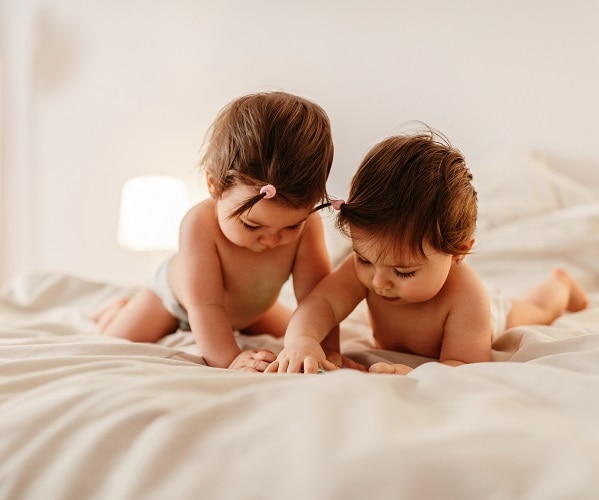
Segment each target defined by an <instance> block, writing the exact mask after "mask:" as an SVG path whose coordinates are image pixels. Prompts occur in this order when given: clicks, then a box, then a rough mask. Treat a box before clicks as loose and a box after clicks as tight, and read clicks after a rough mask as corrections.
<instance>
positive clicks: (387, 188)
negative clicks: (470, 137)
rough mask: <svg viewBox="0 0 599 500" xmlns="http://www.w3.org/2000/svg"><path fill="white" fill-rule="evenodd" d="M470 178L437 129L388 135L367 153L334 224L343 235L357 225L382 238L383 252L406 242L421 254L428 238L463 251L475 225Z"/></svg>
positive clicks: (438, 245)
mask: <svg viewBox="0 0 599 500" xmlns="http://www.w3.org/2000/svg"><path fill="white" fill-rule="evenodd" d="M471 181H472V174H471V173H470V170H469V169H468V168H467V167H466V163H465V159H464V157H463V156H462V154H461V153H460V152H459V151H458V150H456V149H454V148H453V147H452V146H451V145H450V144H449V141H448V140H447V139H446V138H445V137H444V136H443V135H441V134H440V133H439V132H436V131H434V130H433V129H430V128H429V129H427V131H425V132H418V133H416V134H412V135H398V136H393V137H389V138H387V139H385V140H383V141H382V142H380V143H379V144H377V145H375V146H374V147H373V148H372V149H371V150H370V151H369V152H368V153H367V154H366V156H365V158H364V160H363V161H362V163H361V164H360V167H359V168H358V171H357V172H356V174H355V175H354V177H353V179H352V183H351V190H350V194H349V199H348V200H347V203H344V204H343V205H342V207H341V210H340V212H339V215H338V219H337V223H338V226H339V228H340V229H341V230H342V231H343V232H344V233H345V234H347V235H349V232H350V231H351V227H355V228H359V229H361V230H362V231H363V232H365V233H366V234H367V235H368V237H369V239H370V238H375V239H376V240H377V241H382V242H384V243H385V244H386V245H387V247H386V250H385V251H389V250H395V249H399V246H400V245H401V244H407V245H408V248H409V249H410V251H411V252H412V254H413V255H423V254H424V248H423V245H424V243H425V242H426V243H428V244H429V245H431V246H432V247H433V248H434V249H435V250H437V251H440V252H443V253H445V254H449V255H459V254H463V253H465V252H466V251H465V250H464V247H463V245H465V244H467V243H468V242H469V240H470V239H471V238H472V237H473V235H474V230H475V227H476V217H477V195H476V190H475V189H474V187H473V185H472V183H471Z"/></svg>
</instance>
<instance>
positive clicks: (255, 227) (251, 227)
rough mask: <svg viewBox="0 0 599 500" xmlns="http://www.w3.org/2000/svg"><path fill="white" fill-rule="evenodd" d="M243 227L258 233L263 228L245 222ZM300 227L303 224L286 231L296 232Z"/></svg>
mask: <svg viewBox="0 0 599 500" xmlns="http://www.w3.org/2000/svg"><path fill="white" fill-rule="evenodd" d="M241 225H242V226H243V227H244V228H246V229H248V230H250V231H257V230H258V229H260V227H261V226H250V225H249V224H248V223H247V222H243V221H241ZM300 226H301V224H296V225H295V226H289V227H286V228H285V229H288V230H289V231H296V230H297V229H299V228H300Z"/></svg>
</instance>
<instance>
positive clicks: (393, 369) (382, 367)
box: [368, 362, 413, 375]
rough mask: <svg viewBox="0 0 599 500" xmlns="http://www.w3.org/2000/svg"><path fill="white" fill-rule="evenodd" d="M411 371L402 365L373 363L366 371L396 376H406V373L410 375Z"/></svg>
mask: <svg viewBox="0 0 599 500" xmlns="http://www.w3.org/2000/svg"><path fill="white" fill-rule="evenodd" d="M412 370H413V368H411V367H409V366H408V365H402V364H399V363H398V364H390V363H384V362H381V363H374V364H373V365H371V366H370V368H369V369H368V371H369V372H370V373H396V374H398V375H406V374H407V373H410V372H411V371H412Z"/></svg>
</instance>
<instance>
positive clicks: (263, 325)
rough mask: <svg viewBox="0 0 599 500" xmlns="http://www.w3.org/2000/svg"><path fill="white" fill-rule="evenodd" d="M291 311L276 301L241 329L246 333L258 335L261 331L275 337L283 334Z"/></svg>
mask: <svg viewBox="0 0 599 500" xmlns="http://www.w3.org/2000/svg"><path fill="white" fill-rule="evenodd" d="M291 313H292V311H291V310H290V309H289V308H287V307H285V306H284V305H283V304H281V303H280V302H276V303H275V305H274V306H272V307H271V308H270V309H269V310H268V311H266V312H265V313H264V314H263V315H262V316H261V317H260V319H259V320H258V321H256V322H255V323H252V324H251V325H250V326H248V327H247V328H244V329H243V330H242V333H245V334H246V335H259V334H261V333H270V334H271V335H274V336H275V337H282V336H283V335H285V330H287V325H288V324H289V320H290V319H291Z"/></svg>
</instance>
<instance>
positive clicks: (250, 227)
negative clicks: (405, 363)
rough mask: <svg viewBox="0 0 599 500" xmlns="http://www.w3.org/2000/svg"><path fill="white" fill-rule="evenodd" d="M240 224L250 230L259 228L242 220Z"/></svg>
mask: <svg viewBox="0 0 599 500" xmlns="http://www.w3.org/2000/svg"><path fill="white" fill-rule="evenodd" d="M241 225H242V226H243V227H244V228H246V229H248V230H250V231H257V230H258V229H260V226H250V225H249V224H247V223H245V222H243V221H241Z"/></svg>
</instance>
